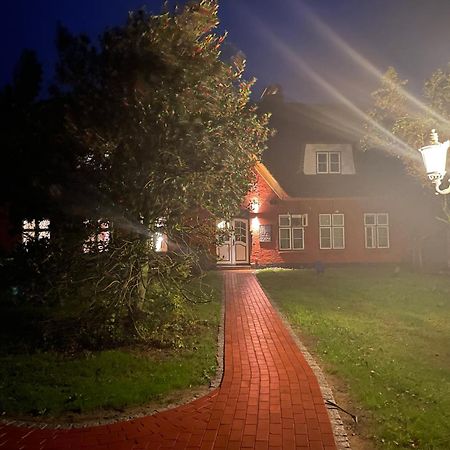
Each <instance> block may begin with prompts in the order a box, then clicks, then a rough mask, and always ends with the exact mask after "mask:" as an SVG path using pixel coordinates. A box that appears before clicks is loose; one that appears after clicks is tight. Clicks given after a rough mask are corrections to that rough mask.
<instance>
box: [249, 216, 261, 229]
mask: <svg viewBox="0 0 450 450" xmlns="http://www.w3.org/2000/svg"><path fill="white" fill-rule="evenodd" d="M251 229H252V231H253V232H254V233H256V232H257V231H259V219H258V217H253V219H252V221H251Z"/></svg>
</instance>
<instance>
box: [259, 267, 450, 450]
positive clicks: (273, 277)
mask: <svg viewBox="0 0 450 450" xmlns="http://www.w3.org/2000/svg"><path fill="white" fill-rule="evenodd" d="M258 279H259V281H260V282H261V284H262V286H263V287H264V289H265V290H266V292H268V294H269V295H270V298H271V299H272V300H273V301H274V302H275V304H276V305H278V307H279V308H280V310H281V311H282V313H283V314H284V316H285V317H286V318H287V320H288V321H289V322H290V324H291V325H292V326H293V328H294V330H295V331H296V333H298V334H299V336H300V337H301V339H302V340H303V341H304V342H305V343H306V344H307V346H308V349H309V350H310V351H311V352H312V353H313V354H314V355H315V357H316V358H317V359H318V360H319V363H320V364H321V366H322V367H323V368H324V370H325V372H326V373H328V375H329V376H330V377H331V379H332V380H335V379H337V380H339V381H340V382H342V383H343V384H344V385H345V389H346V390H347V391H348V394H349V396H350V398H351V404H352V407H353V408H356V407H357V408H358V411H362V413H360V419H361V420H360V423H359V424H358V425H356V426H355V433H356V434H361V435H363V436H364V437H365V438H367V442H368V444H369V445H370V442H371V441H372V442H373V443H374V444H375V446H376V447H379V448H384V449H394V448H420V449H442V450H443V449H448V448H450V427H449V424H450V346H449V343H450V322H449V320H448V318H449V317H450V296H449V294H450V279H449V278H448V276H447V275H433V274H418V273H412V272H407V271H400V272H398V273H397V272H395V271H394V270H393V269H392V268H389V267H386V268H367V267H364V268H363V267H361V268H356V267H351V268H350V267H348V268H339V269H337V268H330V269H327V270H326V272H325V274H324V275H323V276H318V275H316V273H315V272H314V271H313V270H280V269H267V270H262V271H259V273H258ZM332 383H333V381H332ZM361 416H362V417H361Z"/></svg>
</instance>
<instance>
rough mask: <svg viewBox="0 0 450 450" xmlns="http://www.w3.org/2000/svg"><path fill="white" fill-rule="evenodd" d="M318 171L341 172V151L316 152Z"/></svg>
mask: <svg viewBox="0 0 450 450" xmlns="http://www.w3.org/2000/svg"><path fill="white" fill-rule="evenodd" d="M316 172H317V173H341V153H340V152H317V153H316Z"/></svg>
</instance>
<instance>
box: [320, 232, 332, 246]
mask: <svg viewBox="0 0 450 450" xmlns="http://www.w3.org/2000/svg"><path fill="white" fill-rule="evenodd" d="M320 248H331V228H321V229H320Z"/></svg>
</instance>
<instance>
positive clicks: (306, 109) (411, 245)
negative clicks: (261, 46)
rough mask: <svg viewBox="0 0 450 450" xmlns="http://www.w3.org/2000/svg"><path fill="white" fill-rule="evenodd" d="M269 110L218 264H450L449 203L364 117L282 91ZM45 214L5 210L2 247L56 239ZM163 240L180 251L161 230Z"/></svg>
mask: <svg viewBox="0 0 450 450" xmlns="http://www.w3.org/2000/svg"><path fill="white" fill-rule="evenodd" d="M260 108H261V109H262V110H263V111H270V112H271V113H272V118H271V127H272V128H273V129H275V130H276V134H275V135H274V137H272V138H271V139H270V142H269V146H268V149H267V150H266V151H265V153H264V155H263V158H262V162H260V163H258V164H256V166H255V180H254V185H253V188H252V189H251V190H250V192H249V193H248V194H247V196H246V198H245V200H244V202H243V205H242V208H241V212H240V214H238V215H236V217H234V218H233V219H232V220H231V221H229V222H225V221H222V222H219V223H218V224H217V226H218V228H219V229H220V228H229V229H230V230H231V233H218V236H219V238H220V243H219V245H218V246H217V249H216V252H217V265H219V266H234V265H251V266H255V267H261V266H274V265H276V266H308V265H313V264H316V263H317V262H319V261H320V262H321V263H323V264H341V263H395V264H398V263H404V262H407V263H409V262H418V263H420V264H433V265H438V266H444V265H446V264H447V261H446V258H447V252H446V251H442V248H443V245H444V243H445V230H443V228H445V226H443V225H442V224H440V223H439V222H437V221H436V220H435V217H436V216H437V215H439V213H440V211H441V208H440V205H439V204H438V203H437V202H436V199H435V198H434V196H433V195H432V193H431V191H430V190H427V189H424V188H423V187H422V186H421V185H420V183H419V182H418V181H417V179H413V178H412V177H411V176H409V175H407V174H406V173H405V170H404V167H403V164H402V162H401V161H400V160H399V159H398V158H396V157H395V156H393V155H389V154H386V153H385V152H382V151H375V150H373V151H367V152H363V151H362V150H361V149H360V148H359V142H360V138H361V136H362V133H363V132H362V130H361V125H360V122H361V120H360V119H359V118H358V117H355V115H354V114H352V113H351V112H350V111H348V110H345V109H343V108H342V107H338V106H325V107H324V106H306V105H303V104H298V103H287V102H284V101H283V99H282V96H281V95H280V93H279V90H278V89H269V90H267V91H266V95H265V96H264V98H263V100H262V102H261V104H260ZM44 219H45V218H42V220H34V221H23V224H22V225H23V228H24V229H23V230H22V236H20V235H18V230H17V227H16V229H15V230H13V229H12V227H11V224H10V221H9V218H8V213H7V210H6V209H5V208H3V209H0V254H1V253H3V254H8V253H9V252H10V251H11V249H12V248H13V247H14V245H15V244H16V243H17V242H20V241H21V240H22V241H24V239H25V240H26V239H27V238H28V237H33V238H34V237H37V238H39V237H48V236H49V235H50V228H51V227H49V221H48V220H44ZM99 224H100V225H101V227H100V228H101V229H99V230H98V233H97V234H93V236H92V238H90V239H89V244H90V245H94V247H99V248H103V246H104V243H105V242H107V241H109V233H110V231H109V229H106V228H105V226H109V225H108V222H107V221H101V222H99ZM86 245H87V244H85V245H84V246H83V248H85V247H86ZM155 245H156V249H157V250H159V251H167V250H169V251H170V248H168V247H167V241H166V240H165V239H164V235H163V234H161V233H159V234H158V233H157V235H155Z"/></svg>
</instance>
